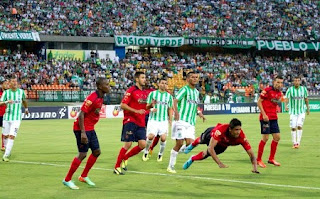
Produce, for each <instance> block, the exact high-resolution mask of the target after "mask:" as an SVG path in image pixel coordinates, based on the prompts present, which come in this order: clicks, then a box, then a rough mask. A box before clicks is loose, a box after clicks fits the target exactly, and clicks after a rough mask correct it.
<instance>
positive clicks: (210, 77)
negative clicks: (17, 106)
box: [0, 51, 320, 95]
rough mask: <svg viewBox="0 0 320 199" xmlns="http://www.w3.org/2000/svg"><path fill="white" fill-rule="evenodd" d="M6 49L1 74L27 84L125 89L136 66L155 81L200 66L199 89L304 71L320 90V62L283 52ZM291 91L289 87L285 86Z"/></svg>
mask: <svg viewBox="0 0 320 199" xmlns="http://www.w3.org/2000/svg"><path fill="white" fill-rule="evenodd" d="M9 53H10V54H8V52H7V54H0V69H1V70H0V71H1V72H0V78H1V79H3V78H5V77H6V76H7V75H8V74H11V73H16V74H17V76H18V77H19V80H20V82H21V85H22V88H24V89H31V88H32V85H35V84H46V85H50V84H56V85H67V86H68V87H80V88H82V89H93V88H94V79H95V78H96V77H107V78H110V79H111V83H110V84H111V85H112V92H113V93H118V94H121V95H122V94H123V93H124V92H125V90H126V89H127V88H128V87H129V86H130V85H132V84H133V74H134V71H136V70H143V71H145V73H146V76H147V79H148V80H149V83H150V85H151V86H152V85H153V86H155V85H156V82H157V79H158V78H160V77H161V76H167V77H169V78H172V77H173V76H174V74H177V73H178V72H179V71H181V72H182V71H183V72H182V74H183V76H185V75H186V71H187V70H195V71H197V72H198V73H199V74H200V80H201V81H200V84H199V85H198V89H199V90H205V92H206V93H211V94H213V93H217V94H219V93H220V92H223V91H224V90H226V87H225V85H230V86H239V87H241V86H244V87H245V86H249V85H252V86H253V87H254V89H255V91H256V92H259V85H260V84H264V85H270V84H271V83H272V82H271V81H272V78H273V77H274V75H277V74H282V75H284V77H285V81H284V89H286V88H288V86H289V85H291V81H292V77H293V76H295V75H296V74H300V75H301V77H302V84H303V85H306V86H307V89H308V90H309V92H311V94H313V93H314V94H318V93H319V91H320V64H319V62H318V61H317V60H314V59H309V58H305V59H302V58H296V59H294V60H292V59H289V58H280V57H260V56H257V57H255V58H252V57H250V56H246V55H243V54H237V55H231V54H212V53H207V54H186V53H180V54H176V53H173V52H167V53H162V54H160V53H159V54H142V53H135V52H133V53H127V55H126V57H125V59H123V60H121V61H120V62H118V61H117V60H110V59H108V60H105V59H101V60H99V61H96V59H98V58H96V59H95V60H92V59H89V60H86V61H80V60H68V59H66V60H54V59H53V60H48V61H47V60H42V59H41V58H39V57H38V55H35V54H33V53H27V52H26V51H24V52H21V53H20V52H9ZM284 91H285V90H284Z"/></svg>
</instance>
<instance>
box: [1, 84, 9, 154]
mask: <svg viewBox="0 0 320 199" xmlns="http://www.w3.org/2000/svg"><path fill="white" fill-rule="evenodd" d="M8 87H9V82H8V81H3V82H1V88H0V98H1V96H2V94H3V92H4V91H5V90H6V89H8ZM6 108H7V107H6V105H2V106H0V128H2V125H3V123H2V122H3V115H4V114H5V112H6ZM4 146H5V138H4V135H3V134H2V133H1V151H5V147H4Z"/></svg>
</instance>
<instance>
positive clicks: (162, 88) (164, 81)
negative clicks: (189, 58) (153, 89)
mask: <svg viewBox="0 0 320 199" xmlns="http://www.w3.org/2000/svg"><path fill="white" fill-rule="evenodd" d="M158 86H159V90H160V91H166V90H167V87H168V81H167V78H165V77H162V78H160V79H159V83H158Z"/></svg>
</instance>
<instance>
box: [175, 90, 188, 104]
mask: <svg viewBox="0 0 320 199" xmlns="http://www.w3.org/2000/svg"><path fill="white" fill-rule="evenodd" d="M186 94H187V89H186V88H185V87H183V88H181V89H180V90H179V91H178V93H177V94H176V99H177V100H178V101H180V100H181V99H182V98H184V96H186Z"/></svg>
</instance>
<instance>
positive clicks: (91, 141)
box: [73, 130, 100, 152]
mask: <svg viewBox="0 0 320 199" xmlns="http://www.w3.org/2000/svg"><path fill="white" fill-rule="evenodd" d="M73 132H74V135H75V136H76V139H77V145H78V151H79V152H88V150H89V148H90V149H91V151H95V150H97V149H100V145H99V140H98V137H97V134H96V132H95V131H94V130H92V131H86V134H87V137H88V144H82V143H81V131H73Z"/></svg>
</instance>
